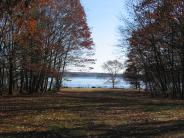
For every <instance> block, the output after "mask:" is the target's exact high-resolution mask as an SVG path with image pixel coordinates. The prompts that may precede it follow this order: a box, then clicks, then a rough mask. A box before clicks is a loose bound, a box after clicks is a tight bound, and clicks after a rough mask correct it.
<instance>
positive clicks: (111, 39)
mask: <svg viewBox="0 0 184 138" xmlns="http://www.w3.org/2000/svg"><path fill="white" fill-rule="evenodd" d="M123 1H124V0H81V3H82V5H83V6H84V9H85V11H86V15H87V20H88V24H89V27H90V28H91V31H92V37H93V40H94V43H95V53H96V54H95V57H94V58H95V59H96V60H97V61H96V64H95V65H94V70H93V72H103V69H102V64H103V63H104V62H106V61H108V60H113V59H118V58H119V57H120V56H121V53H120V52H119V51H120V50H121V49H120V48H118V47H117V44H118V39H119V36H120V34H119V32H118V27H119V26H120V17H121V14H122V13H123V7H124V3H123Z"/></svg>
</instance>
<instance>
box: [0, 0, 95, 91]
mask: <svg viewBox="0 0 184 138" xmlns="http://www.w3.org/2000/svg"><path fill="white" fill-rule="evenodd" d="M92 50H93V40H92V38H91V32H90V30H89V27H88V25H87V22H86V15H85V12H84V9H83V7H82V5H81V3H80V1H79V0H39V1H38V0H5V1H4V0H3V1H1V2H0V95H1V94H2V93H7V94H9V95H12V93H16V94H24V93H27V94H32V93H45V92H46V91H47V90H52V89H57V90H59V88H60V87H61V85H62V76H63V74H64V72H65V68H66V66H67V65H68V64H70V65H75V66H77V65H76V64H78V66H79V65H80V66H82V65H83V64H84V63H86V62H93V60H92V59H90V58H89V52H90V53H92ZM87 55H88V56H87ZM83 61H85V62H83ZM83 66H84V65H83ZM48 79H51V82H50V83H48ZM53 79H55V81H56V82H55V84H54V86H53Z"/></svg>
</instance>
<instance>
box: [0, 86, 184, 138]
mask: <svg viewBox="0 0 184 138" xmlns="http://www.w3.org/2000/svg"><path fill="white" fill-rule="evenodd" d="M62 137H64V138H65V137H66V138H75V137H85V138H86V137H88V138H111V137H112V138H120V137H122V138H124V137H131V138H132V137H140V138H143V137H146V138H147V137H166V138H168V137H171V138H173V137H184V102H183V101H172V100H160V99H153V98H150V97H148V96H147V95H146V94H145V93H139V92H136V91H130V90H129V91H128V90H118V89H117V90H112V89H64V90H62V92H60V93H58V94H55V95H52V96H44V97H7V98H0V138H62Z"/></svg>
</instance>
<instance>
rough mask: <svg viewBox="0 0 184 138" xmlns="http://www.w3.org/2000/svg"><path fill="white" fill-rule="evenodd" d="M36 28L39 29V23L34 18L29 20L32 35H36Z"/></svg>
mask: <svg viewBox="0 0 184 138" xmlns="http://www.w3.org/2000/svg"><path fill="white" fill-rule="evenodd" d="M36 27H37V21H36V20H35V19H33V18H31V19H29V20H28V30H29V31H30V32H31V33H34V32H35V31H36Z"/></svg>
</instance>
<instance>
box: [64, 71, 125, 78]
mask: <svg viewBox="0 0 184 138" xmlns="http://www.w3.org/2000/svg"><path fill="white" fill-rule="evenodd" d="M64 76H65V77H110V74H109V73H93V72H92V73H91V72H90V73H89V72H66V73H65V75H64ZM117 77H122V78H123V74H117Z"/></svg>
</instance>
